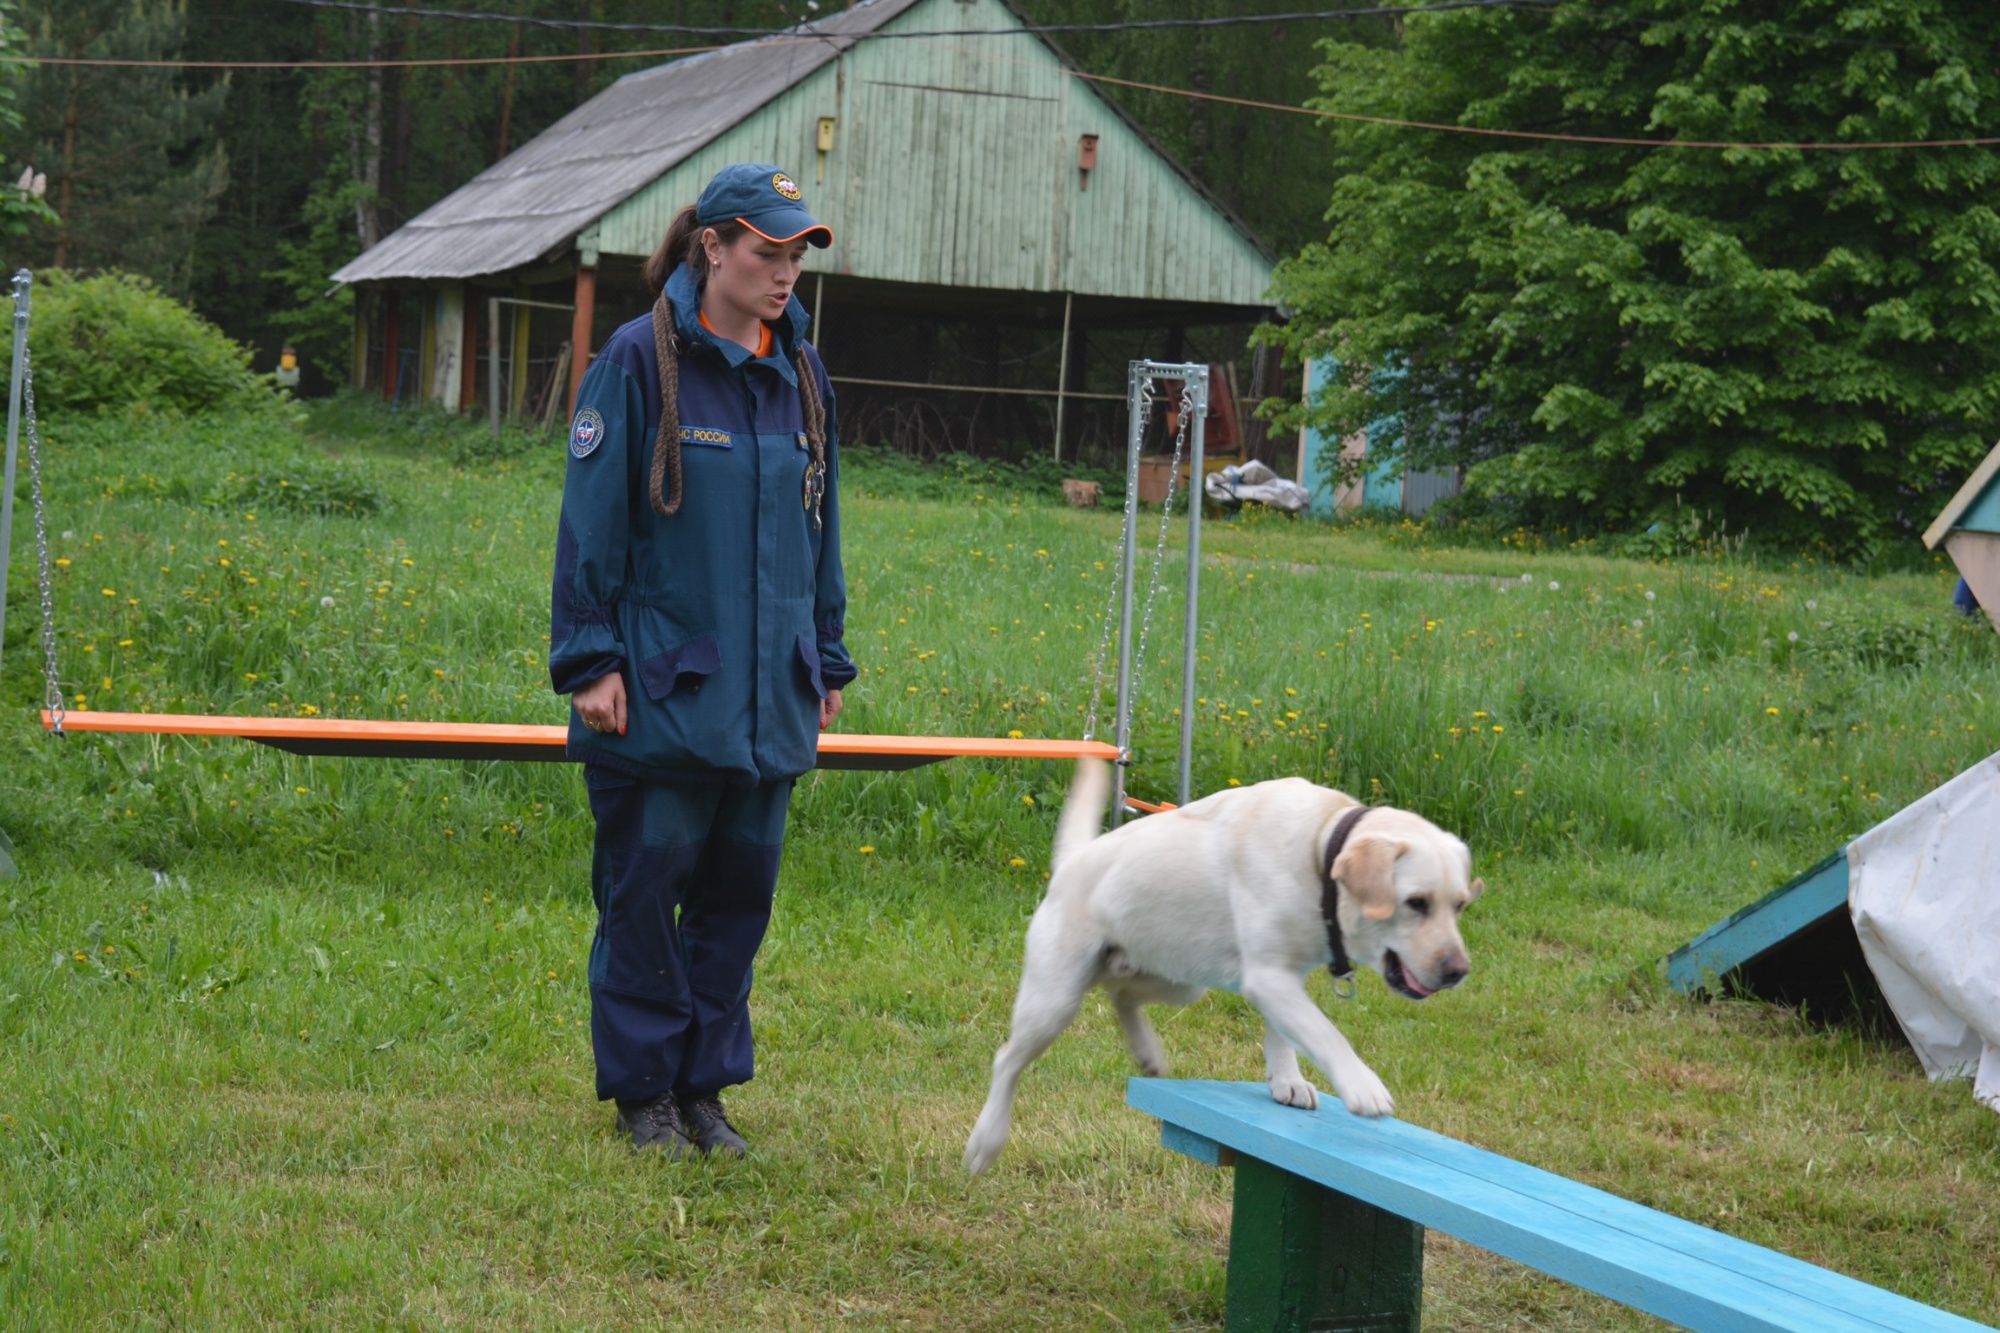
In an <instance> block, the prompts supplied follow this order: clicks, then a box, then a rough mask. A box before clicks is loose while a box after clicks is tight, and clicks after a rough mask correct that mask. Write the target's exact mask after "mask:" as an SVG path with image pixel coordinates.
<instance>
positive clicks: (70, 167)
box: [56, 71, 83, 268]
mask: <svg viewBox="0 0 2000 1333" xmlns="http://www.w3.org/2000/svg"><path fill="white" fill-rule="evenodd" d="M82 79H83V75H82V73H81V71H74V72H72V73H71V74H70V78H69V104H68V105H67V106H65V107H64V108H63V151H62V186H61V188H60V189H59V190H58V191H57V192H56V212H58V213H60V214H61V215H62V216H61V218H60V219H59V220H58V221H57V223H56V267H57V268H63V267H64V266H66V265H67V264H68V263H69V220H70V200H71V199H73V198H74V197H75V193H74V190H73V188H72V187H73V186H74V185H75V183H76V95H77V86H78V84H79V83H81V82H82Z"/></svg>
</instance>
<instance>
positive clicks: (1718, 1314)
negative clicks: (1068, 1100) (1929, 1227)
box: [1126, 1078, 1994, 1333]
mask: <svg viewBox="0 0 2000 1333" xmlns="http://www.w3.org/2000/svg"><path fill="white" fill-rule="evenodd" d="M1126 1101H1127V1102H1128V1103H1130V1104H1131V1105H1132V1106H1134V1107H1136V1108H1137V1109H1139V1110H1141V1111H1144V1112H1146V1113H1147V1114H1148V1115H1152V1116H1157V1117H1158V1118H1159V1121H1160V1141H1161V1143H1162V1144H1163V1145H1164V1146H1166V1147H1168V1148H1171V1149H1173V1150H1175V1151H1177V1152H1182V1153H1185V1154H1187V1155H1188V1156H1190V1157H1193V1158H1195V1159H1197V1160H1199V1161H1203V1162H1208V1163H1210V1164H1211V1165H1219V1166H1230V1165H1233V1166H1234V1167H1235V1168H1236V1182H1235V1197H1236V1206H1235V1210H1234V1214H1233V1216H1232V1218H1231V1221H1230V1231H1229V1291H1228V1323H1227V1327H1228V1329H1229V1333H1307V1331H1308V1330H1313V1331H1314V1333H1418V1328H1419V1325H1420V1323H1421V1318H1422V1300H1423V1234H1424V1228H1426V1227H1430V1228H1433V1229H1435V1230H1438V1231H1442V1232H1445V1233H1446V1234H1447V1235H1452V1236H1456V1237H1458V1238H1459V1239H1460V1240H1464V1241H1467V1242H1469V1243H1471V1244H1473V1245H1477V1246H1479V1247H1480V1248H1482V1249H1486V1250H1491V1251H1492V1252H1493V1253H1495V1254H1498V1255H1500V1256H1502V1257H1503V1258H1507V1259H1512V1260H1514V1261H1515V1262H1516V1263H1520V1264H1525V1265H1527V1266H1528V1267H1530V1268H1534V1269H1537V1270H1539V1271H1541V1272H1544V1273H1548V1274H1550V1275H1552V1276H1554V1277H1558V1278H1561V1279H1562V1280H1564V1281H1565V1282H1570V1283H1573V1284H1575V1285H1576V1286H1579V1287H1583V1288H1585V1289H1586V1290H1589V1291H1594V1292H1596V1293H1598V1294H1599V1295H1601V1296H1608V1297H1610V1298H1611V1299H1612V1300H1614V1301H1618V1302H1620V1303H1621V1304H1624V1305H1629V1306H1631V1307H1632V1308H1634V1309H1637V1310H1643V1311H1645V1312H1646V1313H1648V1314H1651V1315H1656V1316H1658V1317H1659V1318H1661V1319H1665V1320H1668V1321H1670V1322H1672V1323H1675V1324H1678V1325H1680V1326H1681V1327H1683V1328H1688V1329H1693V1330H1695V1333H1994V1330H1992V1329H1991V1328H1989V1327H1988V1326H1987V1325H1985V1324H1976V1323H1973V1322H1972V1321H1971V1320H1969V1319H1964V1318H1961V1317H1960V1316H1958V1315H1955V1314H1949V1313H1946V1312H1945V1311H1943V1310H1937V1309H1933V1308H1932V1307H1930V1306H1927V1305H1921V1304H1919V1303H1917V1302H1916V1301H1912V1300H1909V1299H1907V1298H1905V1297H1902V1296H1898V1295H1895V1294H1894V1293H1892V1292H1887V1291H1883V1290H1882V1289H1881V1288H1879V1287H1872V1286H1870V1285H1868V1284H1867V1283H1865V1282H1859V1281H1856V1280H1855V1279H1853V1278H1850V1277H1844V1276H1842V1275H1841V1274H1839V1273H1835V1272H1831V1271H1829V1270H1828V1269H1824V1268H1820V1267H1817V1266H1815V1265H1813V1264H1809V1263H1805V1262H1804V1261H1802V1260H1798V1259H1793V1258H1791V1257H1789V1256H1787V1255H1783V1254H1779V1253H1777V1252H1776V1251H1774V1250H1767V1249H1765V1248H1763V1247H1762V1246H1760V1245H1753V1244H1751V1243H1750V1242H1748V1241H1745V1240H1739V1239H1737V1238H1736V1237H1734V1236H1728V1235H1725V1234H1723V1233H1722V1232H1719V1231H1715V1230H1712V1229H1710V1228H1708V1227H1704V1226H1699V1225H1697V1224H1695V1223H1693V1222H1688V1221H1684V1220H1683V1219H1681V1218H1678V1217H1672V1216H1669V1215H1668V1214H1666V1213H1661V1212H1656V1211H1655V1210H1653V1209H1651V1208H1647V1207H1643V1206H1642V1205H1640V1204H1636V1203H1632V1202H1630V1201H1629V1200H1626V1199H1620V1198H1618V1197H1617V1196H1616V1195H1611V1194H1606V1193H1605V1192H1604V1191H1602V1190H1598V1189H1592V1188H1591V1187H1590V1186H1588V1185H1584V1184H1580V1183H1578V1182H1576V1181H1574V1180H1569V1179H1566V1178H1564V1177H1562V1176H1558V1175H1553V1174H1551V1173H1549V1172H1547V1171H1543V1170H1540V1169H1538V1168H1536V1167H1532V1166H1529V1165H1527V1164H1526V1163H1524V1162H1516V1161H1513V1160H1512V1159H1510V1158H1506V1157H1501V1156H1499V1155H1498V1154H1495V1153H1490V1152H1487V1151H1485V1150H1484V1149H1480V1148H1475V1147H1472V1146H1471V1145H1470V1144H1465V1143H1460V1142H1458V1141H1457V1140H1455V1139H1448V1138H1445V1137H1444V1136H1443V1135H1441V1134H1434V1133H1432V1132H1431V1131H1429V1130H1427V1129H1419V1128H1418V1127H1417V1126H1415V1125H1411V1124H1407V1123H1405V1122H1403V1121H1401V1120H1396V1119H1380V1120H1364V1119H1362V1118H1361V1117H1359V1116H1353V1115H1349V1114H1348V1112H1347V1111H1346V1109H1345V1108H1344V1107H1342V1106H1341V1104H1340V1103H1339V1102H1338V1101H1336V1100H1335V1099H1334V1098H1332V1097H1330V1096H1327V1097H1323V1098H1322V1099H1321V1101H1320V1109H1319V1110H1317V1111H1299V1110H1296V1109H1294V1108H1292V1107H1289V1106H1280V1105H1278V1104H1277V1103H1276V1102H1274V1101H1272V1100H1271V1094H1270V1091H1269V1090H1268V1089H1267V1088H1266V1087H1265V1086H1264V1085H1263V1084H1262V1083H1209V1082H1184V1081H1178V1080H1173V1079H1156V1078H1135V1079H1133V1080H1132V1081H1131V1083H1130V1084H1129V1085H1128V1086H1127V1091H1126Z"/></svg>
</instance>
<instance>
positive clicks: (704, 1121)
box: [681, 1097, 750, 1157]
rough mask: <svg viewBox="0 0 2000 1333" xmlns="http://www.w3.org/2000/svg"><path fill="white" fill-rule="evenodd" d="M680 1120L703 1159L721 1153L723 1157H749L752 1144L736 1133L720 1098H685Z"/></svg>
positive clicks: (682, 1103)
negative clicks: (684, 1124) (685, 1126)
mask: <svg viewBox="0 0 2000 1333" xmlns="http://www.w3.org/2000/svg"><path fill="white" fill-rule="evenodd" d="M681 1118H682V1119H683V1120H684V1121H685V1122H686V1124H687V1135H688V1137H689V1138H691V1139H693V1140H694V1146H695V1150H696V1151H697V1152H699V1153H701V1154H702V1155H703V1156H704V1157H706V1156H707V1155H708V1154H710V1153H721V1154H722V1155H723V1156H724V1157H744V1156H747V1155H748V1154H749V1152H750V1145H749V1144H747V1143H745V1142H744V1141H743V1136H742V1135H741V1134H738V1133H737V1132H736V1126H734V1125H732V1124H730V1123H729V1116H728V1115H727V1113H725V1112H724V1111H723V1109H722V1099H721V1098H720V1097H690V1098H686V1099H684V1100H683V1101H682V1102H681Z"/></svg>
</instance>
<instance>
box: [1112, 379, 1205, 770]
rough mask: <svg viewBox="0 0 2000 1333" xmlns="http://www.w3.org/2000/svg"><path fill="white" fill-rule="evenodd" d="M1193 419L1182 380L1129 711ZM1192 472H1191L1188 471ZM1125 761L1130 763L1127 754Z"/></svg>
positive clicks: (1189, 386) (1189, 385)
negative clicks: (1178, 409)
mask: <svg viewBox="0 0 2000 1333" xmlns="http://www.w3.org/2000/svg"><path fill="white" fill-rule="evenodd" d="M1193 416H1194V382H1193V381H1192V380H1182V381H1181V425H1180V429H1179V430H1178V431H1176V432H1175V433H1174V465H1173V468H1172V470H1171V471H1169V472H1168V473H1167V499H1166V503H1165V504H1163V505H1161V506H1160V539H1159V541H1157V542H1156V543H1154V545H1153V576H1152V578H1151V580H1150V581H1148V583H1147V585H1146V612H1145V615H1144V616H1143V617H1142V618H1141V619H1140V621H1139V651H1138V652H1137V653H1136V654H1135V655H1134V656H1133V658H1132V694H1131V699H1132V711H1133V712H1134V713H1137V712H1138V711H1139V672H1140V669H1141V668H1142V667H1144V666H1145V665H1146V636H1147V634H1149V633H1150V632H1151V631H1152V628H1153V603H1154V602H1156V601H1158V600H1159V596H1160V566H1162V565H1164V564H1165V563H1166V560H1167V525H1168V524H1169V523H1171V522H1172V521H1173V517H1174V490H1175V488H1176V486H1177V485H1178V483H1179V482H1180V479H1181V456H1182V454H1183V453H1185V452H1186V450H1187V439H1188V421H1189V419H1190V418H1191V417H1193ZM1190 470H1192V469H1190ZM1188 503H1189V504H1200V503H1201V495H1200V492H1198V491H1196V490H1195V480H1194V478H1193V477H1189V478H1188ZM1126 758H1127V759H1128V760H1129V759H1130V758H1131V756H1130V755H1127V756H1126Z"/></svg>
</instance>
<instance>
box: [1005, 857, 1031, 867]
mask: <svg viewBox="0 0 2000 1333" xmlns="http://www.w3.org/2000/svg"><path fill="white" fill-rule="evenodd" d="M1007 864H1008V865H1010V866H1024V865H1026V864H1028V863H1027V862H1026V861H1024V860H1022V859H1021V858H1020V857H1018V856H1016V857H1013V858H1011V859H1009V860H1008V862H1007Z"/></svg>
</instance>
